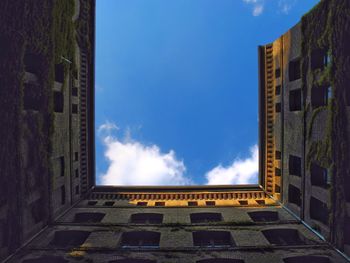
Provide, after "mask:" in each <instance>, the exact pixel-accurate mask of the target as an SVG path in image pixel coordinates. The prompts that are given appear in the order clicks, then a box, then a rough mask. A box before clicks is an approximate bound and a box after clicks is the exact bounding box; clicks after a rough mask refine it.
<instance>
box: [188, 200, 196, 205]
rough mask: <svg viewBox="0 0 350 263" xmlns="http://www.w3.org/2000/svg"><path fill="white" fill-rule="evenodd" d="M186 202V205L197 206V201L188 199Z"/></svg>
mask: <svg viewBox="0 0 350 263" xmlns="http://www.w3.org/2000/svg"><path fill="white" fill-rule="evenodd" d="M187 204H188V206H198V202H196V201H189V202H188V203H187Z"/></svg>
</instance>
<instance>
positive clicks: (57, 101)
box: [53, 91, 64, 113]
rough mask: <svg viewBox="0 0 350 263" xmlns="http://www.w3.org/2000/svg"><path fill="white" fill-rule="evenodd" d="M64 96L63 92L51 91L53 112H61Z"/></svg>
mask: <svg viewBox="0 0 350 263" xmlns="http://www.w3.org/2000/svg"><path fill="white" fill-rule="evenodd" d="M63 105H64V98H63V93H62V92H60V91H54V92H53V106H54V111H55V112H59V113H61V112H63Z"/></svg>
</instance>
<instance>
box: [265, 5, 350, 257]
mask: <svg viewBox="0 0 350 263" xmlns="http://www.w3.org/2000/svg"><path fill="white" fill-rule="evenodd" d="M348 10H349V2H348V1H335V0H334V1H321V2H320V3H319V4H318V6H317V7H316V8H314V9H313V10H311V11H310V12H309V13H308V14H306V15H305V16H304V17H303V18H302V21H301V22H300V23H298V24H297V25H296V26H294V27H293V28H292V29H290V30H289V31H288V32H287V33H286V34H284V35H282V36H281V37H280V38H278V39H277V40H275V41H274V42H273V43H271V44H268V45H265V46H261V47H259V61H260V62H259V65H260V103H261V107H262V108H263V109H264V110H261V111H260V119H261V120H262V121H261V124H260V125H261V126H260V132H261V141H262V143H261V145H260V147H261V148H260V151H261V152H262V153H263V158H262V160H260V161H261V163H260V165H261V166H260V169H261V170H260V171H261V172H262V176H263V178H264V179H263V183H264V184H265V189H266V191H267V192H268V193H270V194H273V195H274V197H275V198H276V199H279V200H281V202H282V203H283V204H284V205H285V206H286V207H287V208H288V209H290V210H291V211H292V212H293V213H294V214H295V215H297V216H298V217H299V218H301V219H302V220H304V221H305V222H306V223H307V224H308V225H309V226H311V227H312V228H314V229H315V230H316V231H317V232H319V233H320V234H321V235H322V236H323V237H325V238H326V240H327V241H329V242H331V243H332V244H334V245H335V246H336V247H337V248H339V249H340V250H342V251H344V252H345V253H346V254H347V255H350V246H349V245H350V240H349V238H350V227H349V226H350V220H349V219H350V198H349V193H350V191H349V190H350V172H349V164H348V163H347V160H349V153H350V147H349V139H350V129H349V124H348V123H349V117H350V107H349V106H350V89H349V87H348V86H347V84H346V83H348V80H349V74H348V73H345V72H346V71H347V69H348V68H349V61H347V59H345V58H348V57H349V54H350V53H349V48H348V46H347V44H346V43H347V42H348V41H349V40H350V31H349V30H348V25H349V23H350V21H349V18H348V17H347V16H346V15H345V13H346V12H347V11H348Z"/></svg>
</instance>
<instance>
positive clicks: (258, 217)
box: [248, 211, 278, 222]
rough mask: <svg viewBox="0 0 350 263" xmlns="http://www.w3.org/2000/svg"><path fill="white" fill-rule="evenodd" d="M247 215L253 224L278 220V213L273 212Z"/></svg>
mask: <svg viewBox="0 0 350 263" xmlns="http://www.w3.org/2000/svg"><path fill="white" fill-rule="evenodd" d="M248 215H249V216H250V218H251V219H252V220H253V221H254V222H271V221H277V220H278V212H275V211H254V212H249V213H248Z"/></svg>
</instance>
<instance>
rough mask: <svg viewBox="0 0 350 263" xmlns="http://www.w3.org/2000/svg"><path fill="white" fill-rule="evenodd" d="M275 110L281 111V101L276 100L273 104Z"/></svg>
mask: <svg viewBox="0 0 350 263" xmlns="http://www.w3.org/2000/svg"><path fill="white" fill-rule="evenodd" d="M275 111H276V112H281V103H279V102H278V103H276V104H275Z"/></svg>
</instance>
